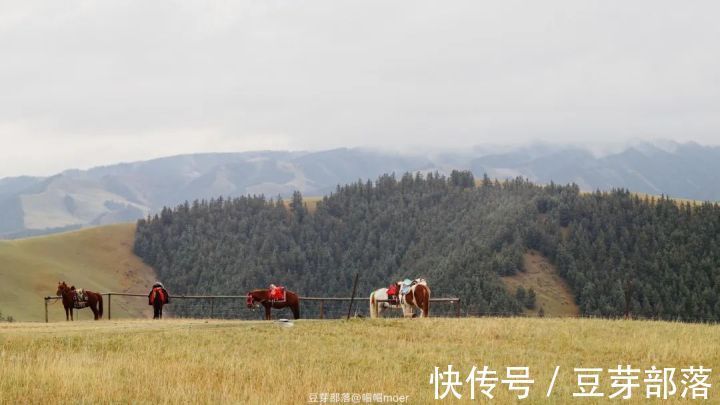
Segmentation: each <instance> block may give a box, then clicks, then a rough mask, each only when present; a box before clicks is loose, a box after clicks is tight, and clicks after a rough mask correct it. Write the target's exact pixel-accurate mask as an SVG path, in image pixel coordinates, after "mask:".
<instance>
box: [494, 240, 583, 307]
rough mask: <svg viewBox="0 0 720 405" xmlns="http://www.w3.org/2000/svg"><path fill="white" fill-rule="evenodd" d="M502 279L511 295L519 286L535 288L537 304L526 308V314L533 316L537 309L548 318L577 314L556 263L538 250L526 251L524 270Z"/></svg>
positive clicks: (572, 297)
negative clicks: (542, 311) (551, 261)
mask: <svg viewBox="0 0 720 405" xmlns="http://www.w3.org/2000/svg"><path fill="white" fill-rule="evenodd" d="M502 280H503V282H504V283H505V285H506V286H507V288H508V290H509V291H510V293H511V294H514V293H515V291H516V290H517V288H518V287H520V286H522V287H523V288H524V289H525V290H529V289H531V288H532V289H533V290H535V293H536V294H537V301H536V302H537V306H536V308H535V309H525V315H527V316H536V315H537V313H538V311H539V309H540V308H542V309H543V310H544V311H545V316H549V317H562V316H577V315H578V314H579V313H580V310H579V309H578V306H577V304H575V298H574V296H573V294H572V292H571V291H570V287H569V286H568V285H567V283H566V282H565V280H563V279H562V277H560V275H558V274H557V269H556V268H555V266H554V265H553V264H552V263H550V261H549V260H548V259H547V258H546V257H544V256H543V255H542V254H540V252H538V251H535V250H531V251H529V252H527V253H525V254H524V255H523V271H522V272H519V273H517V274H515V275H514V276H509V277H503V278H502Z"/></svg>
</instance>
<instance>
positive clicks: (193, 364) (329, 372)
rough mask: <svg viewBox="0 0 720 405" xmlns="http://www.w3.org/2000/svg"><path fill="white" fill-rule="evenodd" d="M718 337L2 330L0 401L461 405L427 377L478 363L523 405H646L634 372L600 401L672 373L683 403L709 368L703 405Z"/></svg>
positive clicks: (657, 326) (218, 328) (683, 327)
mask: <svg viewBox="0 0 720 405" xmlns="http://www.w3.org/2000/svg"><path fill="white" fill-rule="evenodd" d="M719 332H720V326H717V325H714V326H712V325H703V324H678V323H668V322H643V321H610V320H590V319H537V318H532V319H529V318H525V319H523V318H510V319H508V318H502V319H498V318H480V319H432V318H431V319H427V320H425V319H423V320H398V319H395V320H390V319H385V320H368V319H354V320H351V321H350V322H346V321H312V320H301V321H297V322H295V326H294V327H282V326H280V325H278V324H276V323H273V322H260V321H250V322H248V321H245V322H243V321H217V320H211V321H204V320H172V321H160V322H153V321H111V322H108V321H104V322H89V321H88V322H76V323H73V324H69V323H56V324H47V325H46V324H0V353H2V355H0V402H2V403H23V402H27V400H28V398H32V401H33V402H37V403H57V402H60V403H66V402H68V403H69V402H78V401H81V402H85V403H96V402H97V403H155V402H162V403H243V404H268V403H283V404H285V403H287V404H290V403H293V404H298V403H307V401H308V399H309V395H310V394H311V393H358V394H364V393H383V394H385V395H409V401H408V403H411V404H429V403H460V402H461V403H472V401H470V400H469V386H468V383H463V386H462V387H460V388H459V389H458V392H459V393H460V394H462V395H463V398H462V401H455V400H452V399H446V400H445V401H440V402H437V401H434V400H433V394H434V392H433V386H432V385H430V384H429V380H430V375H431V373H432V372H433V369H434V367H436V366H437V367H439V368H441V369H447V366H448V365H449V364H452V365H453V368H454V370H458V371H459V372H460V376H461V377H460V378H461V380H462V381H464V380H465V378H466V376H467V374H468V372H469V370H470V369H471V368H472V366H478V367H479V368H482V367H483V366H484V365H487V366H488V367H489V368H490V369H491V370H496V371H497V372H498V377H500V379H504V378H505V376H506V370H505V367H508V366H525V367H529V368H530V378H532V379H534V380H535V384H534V385H532V386H531V389H530V396H529V398H527V399H526V400H524V401H521V402H522V403H528V404H559V403H560V404H562V403H585V402H587V403H613V402H617V401H620V402H623V403H630V404H635V403H646V402H649V401H646V400H645V399H644V398H645V383H644V382H643V381H642V380H643V379H644V377H645V376H644V374H643V375H641V376H640V384H641V387H640V388H636V389H634V390H633V398H632V399H631V400H629V401H621V400H620V399H619V398H616V399H614V400H610V399H608V398H607V396H608V395H609V394H611V393H613V392H614V391H615V389H613V388H611V387H610V383H611V380H610V377H609V373H608V372H607V370H608V369H609V368H614V367H617V366H618V364H622V365H626V364H630V365H632V366H633V367H634V368H639V369H640V370H646V369H649V368H650V367H651V366H653V365H655V366H657V367H658V368H661V369H662V368H663V367H668V368H677V369H678V372H677V373H676V375H675V383H676V384H677V385H678V387H679V390H678V392H677V394H676V396H674V397H671V398H670V399H669V400H668V401H664V402H663V403H676V402H678V403H679V402H681V401H679V400H678V399H679V395H680V392H681V391H682V385H681V383H680V380H681V379H682V378H681V375H680V374H679V371H680V369H681V368H686V367H688V366H700V365H702V366H704V367H705V368H712V369H713V372H712V373H711V376H710V383H712V384H713V385H712V387H711V388H710V389H709V392H708V394H709V395H708V398H709V401H708V403H711V402H712V403H717V401H718V398H720V391H719V390H718V388H717V378H715V376H716V375H717V369H718V367H720V351H717V350H713V349H712V348H713V347H715V348H717V347H720V333H719ZM556 366H559V367H560V368H559V372H558V377H557V381H556V383H555V386H554V389H553V390H552V393H551V396H550V398H547V397H546V392H547V390H548V386H549V384H550V381H551V379H552V375H553V373H554V370H555V367H556ZM575 367H598V368H603V369H604V370H605V371H604V372H603V373H601V375H600V389H599V391H600V392H603V393H605V397H604V398H600V399H589V400H588V399H587V398H573V397H572V393H574V392H578V387H577V376H576V375H575V374H574V372H573V370H574V368H575ZM713 373H714V374H713ZM493 393H494V394H495V398H494V399H493V400H492V401H491V402H492V403H497V404H506V403H515V398H514V396H513V395H514V393H512V392H510V391H509V390H508V388H507V386H506V385H503V384H501V383H498V386H497V387H496V388H495V390H494V391H493ZM478 395H480V394H479V393H478ZM482 398H483V397H481V396H479V397H478V398H477V399H476V401H477V402H478V403H486V402H487V400H483V399H482ZM683 402H684V401H683ZM653 403H654V402H653Z"/></svg>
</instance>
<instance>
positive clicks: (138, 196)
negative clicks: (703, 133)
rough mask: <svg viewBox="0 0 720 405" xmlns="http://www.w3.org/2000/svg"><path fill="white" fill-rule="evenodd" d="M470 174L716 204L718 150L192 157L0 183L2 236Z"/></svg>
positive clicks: (536, 148) (644, 147)
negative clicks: (247, 198) (405, 176)
mask: <svg viewBox="0 0 720 405" xmlns="http://www.w3.org/2000/svg"><path fill="white" fill-rule="evenodd" d="M454 169H459V170H470V171H472V172H473V173H474V174H475V175H476V176H477V177H481V176H482V175H483V174H488V175H489V176H490V177H491V178H498V179H505V178H514V177H524V178H527V179H529V180H531V181H534V182H537V183H544V184H548V183H550V182H555V183H560V184H566V183H575V184H578V185H579V186H580V188H581V189H583V190H586V191H594V190H597V189H600V190H610V189H613V188H626V189H630V190H633V191H637V192H641V193H646V194H656V195H659V194H663V195H668V196H672V197H678V198H688V199H694V200H709V201H718V200H720V185H717V184H715V183H714V182H713V181H712V179H711V178H710V176H708V174H709V173H717V172H720V148H718V147H714V146H703V145H699V144H697V143H683V144H680V143H674V142H665V143H658V144H654V143H636V144H634V145H630V146H628V147H626V148H624V149H622V150H619V151H614V152H611V153H606V154H600V155H598V154H596V153H593V151H592V150H590V148H583V147H581V146H573V145H552V144H538V145H525V146H519V147H505V148H491V147H487V148H480V147H475V148H469V149H468V150H466V151H442V150H439V151H436V152H432V153H430V152H427V153H420V152H417V153H408V154H402V153H399V152H386V151H380V150H371V149H362V148H336V149H330V150H323V151H269V150H264V151H248V152H237V153H232V152H222V153H199V154H187V155H175V156H168V157H160V158H155V159H151V160H145V161H135V162H124V163H118V164H112V165H104V166H98V167H94V168H90V169H86V170H80V169H68V170H65V171H63V172H61V173H58V174H55V175H52V176H47V177H38V176H15V177H6V178H1V179H0V238H16V237H21V236H28V235H40V234H46V233H54V232H56V231H59V230H68V229H77V228H82V227H87V226H91V225H105V224H112V223H119V222H128V221H134V220H136V219H138V218H141V217H144V216H147V215H148V214H152V213H155V212H157V211H159V210H160V209H161V208H162V207H163V206H174V205H177V204H180V203H182V202H184V201H192V200H195V199H209V198H213V197H219V196H224V197H236V196H240V195H261V194H262V195H265V196H268V197H275V196H278V195H280V196H283V197H287V196H290V195H291V194H292V193H293V192H294V191H296V190H297V191H300V192H302V193H303V194H304V195H316V196H320V195H327V194H329V193H332V192H333V191H334V190H335V188H336V186H337V185H338V184H346V183H349V182H354V181H358V180H363V181H364V180H367V179H374V178H376V177H377V176H379V175H381V174H383V173H393V172H395V173H404V172H408V171H410V172H430V171H438V172H440V173H443V174H447V173H449V172H450V171H451V170H454Z"/></svg>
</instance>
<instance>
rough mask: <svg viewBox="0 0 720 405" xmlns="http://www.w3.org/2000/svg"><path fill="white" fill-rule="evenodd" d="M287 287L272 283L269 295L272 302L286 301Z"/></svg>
mask: <svg viewBox="0 0 720 405" xmlns="http://www.w3.org/2000/svg"><path fill="white" fill-rule="evenodd" d="M285 296H286V294H285V287H282V286H275V285H274V284H270V288H269V292H268V297H269V298H270V301H272V302H285Z"/></svg>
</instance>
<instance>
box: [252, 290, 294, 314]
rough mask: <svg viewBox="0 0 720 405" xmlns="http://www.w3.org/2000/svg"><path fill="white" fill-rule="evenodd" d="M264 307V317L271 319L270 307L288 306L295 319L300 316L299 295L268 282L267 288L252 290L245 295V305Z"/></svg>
mask: <svg viewBox="0 0 720 405" xmlns="http://www.w3.org/2000/svg"><path fill="white" fill-rule="evenodd" d="M259 305H262V306H263V307H265V319H266V320H270V319H271V313H270V311H271V308H275V309H281V308H290V310H291V311H292V313H293V317H294V318H295V319H299V318H300V297H298V295H297V294H295V293H294V292H292V291H288V290H286V289H285V287H280V286H275V285H274V284H270V288H268V289H258V290H252V291H250V292H249V293H248V295H247V307H248V308H256V307H258V306H259Z"/></svg>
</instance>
